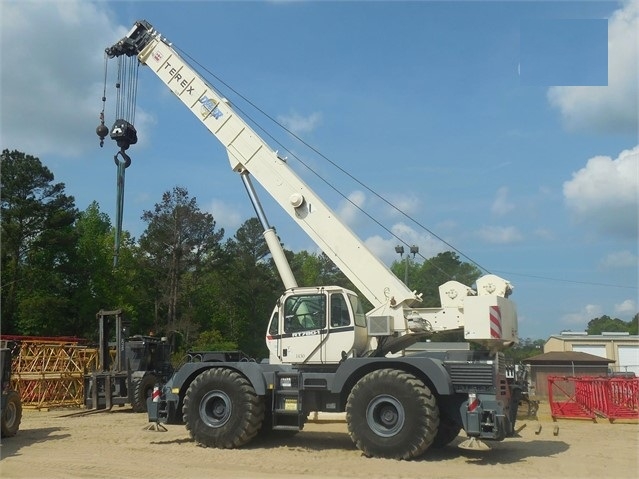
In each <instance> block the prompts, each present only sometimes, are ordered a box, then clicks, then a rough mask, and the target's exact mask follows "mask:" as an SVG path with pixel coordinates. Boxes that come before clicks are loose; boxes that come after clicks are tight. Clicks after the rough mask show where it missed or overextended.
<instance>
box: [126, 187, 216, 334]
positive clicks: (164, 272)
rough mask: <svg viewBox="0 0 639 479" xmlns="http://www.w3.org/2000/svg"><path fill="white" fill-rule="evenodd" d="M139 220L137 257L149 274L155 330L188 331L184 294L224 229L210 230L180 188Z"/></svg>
mask: <svg viewBox="0 0 639 479" xmlns="http://www.w3.org/2000/svg"><path fill="white" fill-rule="evenodd" d="M142 220H143V221H145V222H146V223H147V228H146V230H145V232H144V233H143V234H142V236H141V237H140V241H139V252H138V255H139V256H138V257H139V259H140V263H141V265H143V266H144V267H146V268H148V271H149V274H150V277H149V278H147V279H150V281H151V284H150V285H148V287H150V288H152V290H153V296H154V303H155V304H154V312H153V314H154V326H155V329H156V330H158V331H180V332H182V333H183V334H184V332H185V331H186V330H190V329H191V328H192V326H193V321H192V318H193V316H194V311H193V304H192V302H191V301H190V297H189V296H190V293H191V291H192V290H193V289H194V288H195V287H196V286H197V285H198V284H199V281H200V273H201V269H202V262H203V261H204V260H205V259H207V258H210V257H211V256H212V255H214V253H215V252H216V251H219V248H220V241H221V239H222V238H223V236H224V230H217V231H216V229H215V220H214V219H213V215H211V214H210V213H205V212H202V211H201V210H200V209H199V207H198V205H197V200H196V198H190V197H189V194H188V191H187V190H186V188H182V187H174V188H173V190H172V191H167V192H165V193H164V194H163V195H162V201H161V202H160V203H157V204H156V205H155V208H154V210H153V211H144V213H143V214H142Z"/></svg>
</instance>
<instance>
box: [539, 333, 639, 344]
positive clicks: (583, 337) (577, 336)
mask: <svg viewBox="0 0 639 479" xmlns="http://www.w3.org/2000/svg"><path fill="white" fill-rule="evenodd" d="M550 338H554V339H560V340H562V341H616V342H619V341H621V342H639V335H637V334H629V333H626V332H604V333H602V334H588V333H587V332H585V331H583V332H581V331H578V332H573V331H564V332H563V333H561V334H553V335H551V336H550Z"/></svg>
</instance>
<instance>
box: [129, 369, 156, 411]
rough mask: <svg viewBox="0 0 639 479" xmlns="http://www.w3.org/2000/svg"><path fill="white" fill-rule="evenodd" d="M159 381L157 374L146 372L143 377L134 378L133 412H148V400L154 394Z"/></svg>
mask: <svg viewBox="0 0 639 479" xmlns="http://www.w3.org/2000/svg"><path fill="white" fill-rule="evenodd" d="M157 381H158V379H157V378H156V377H155V374H145V375H144V376H142V377H141V378H135V379H133V381H132V382H133V402H132V403H131V407H132V408H133V412H147V407H146V400H147V399H148V398H150V397H151V396H152V395H153V388H154V387H155V385H156V384H157Z"/></svg>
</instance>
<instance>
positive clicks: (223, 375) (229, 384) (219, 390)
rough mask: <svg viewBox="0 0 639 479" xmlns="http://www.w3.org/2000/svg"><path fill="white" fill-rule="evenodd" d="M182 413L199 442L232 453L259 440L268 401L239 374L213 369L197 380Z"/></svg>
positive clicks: (188, 427) (227, 370) (185, 398)
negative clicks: (230, 449)
mask: <svg viewBox="0 0 639 479" xmlns="http://www.w3.org/2000/svg"><path fill="white" fill-rule="evenodd" d="M182 413H183V415H184V423H185V424H186V429H187V430H188V431H189V434H190V435H191V437H192V438H193V439H194V440H195V442H197V443H198V444H200V445H202V446H205V447H217V448H226V449H229V448H235V447H241V446H243V445H245V444H247V443H248V442H249V441H250V440H251V439H253V438H254V437H255V435H256V434H257V432H258V431H259V430H260V428H261V427H262V422H263V421H264V400H263V398H261V397H259V396H258V395H257V394H256V393H255V389H253V386H251V383H250V382H249V381H248V380H247V379H246V378H245V377H244V376H242V375H241V374H239V373H238V372H236V371H233V370H231V369H226V368H212V369H208V370H206V371H204V372H203V373H201V374H200V375H199V376H198V377H196V378H195V379H194V380H193V382H192V383H191V385H190V386H189V388H188V389H187V391H186V394H185V395H184V406H183V407H182Z"/></svg>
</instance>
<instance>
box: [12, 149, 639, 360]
mask: <svg viewBox="0 0 639 479" xmlns="http://www.w3.org/2000/svg"><path fill="white" fill-rule="evenodd" d="M0 171H1V182H2V184H1V202H2V218H1V223H2V248H1V254H0V267H1V278H0V279H1V282H2V284H1V298H0V300H1V302H2V303H1V305H2V318H1V322H0V332H1V333H2V334H4V335H23V336H72V337H77V338H81V339H85V340H87V341H96V340H97V337H98V331H97V320H96V313H97V312H98V311H100V310H114V309H121V310H122V311H123V313H124V318H125V320H126V322H127V325H128V329H129V333H130V334H149V333H153V334H156V335H163V336H169V337H171V338H173V340H174V341H175V343H176V344H177V345H179V347H180V349H186V348H194V349H195V348H196V349H200V348H220V349H241V350H243V351H244V352H246V353H247V354H249V355H251V356H253V357H257V358H259V357H264V356H266V355H267V350H266V346H265V342H264V334H265V330H266V326H267V323H268V319H269V317H270V315H271V312H272V308H273V306H274V305H275V302H276V300H277V298H278V297H279V296H280V294H281V293H282V283H281V280H280V278H279V275H278V273H277V270H276V268H275V265H274V262H273V261H272V259H271V257H270V253H269V251H268V248H267V246H266V242H265V241H264V238H263V236H262V233H263V230H262V227H261V225H260V223H259V221H258V219H257V218H249V219H247V220H246V221H245V222H244V223H243V224H242V225H241V226H240V227H239V228H238V229H237V231H236V232H235V233H234V234H233V235H232V236H227V234H226V232H225V231H224V229H223V228H220V227H218V226H217V225H216V222H215V218H214V216H213V215H212V214H211V213H207V212H204V211H202V210H201V209H200V207H199V206H198V204H197V200H196V198H191V197H190V196H189V193H188V191H187V189H185V188H183V187H174V188H173V189H171V190H169V191H166V192H164V193H163V194H162V198H161V199H160V201H159V202H158V203H156V204H155V206H154V208H153V209H152V210H149V211H144V212H143V213H142V216H141V219H142V221H143V222H144V224H145V225H146V228H145V230H144V232H143V233H142V234H141V236H140V238H138V239H136V238H133V237H132V236H131V235H130V233H129V232H127V231H124V232H122V235H121V237H120V242H121V244H120V247H119V252H118V261H117V266H116V267H114V261H113V259H114V241H115V228H114V226H113V224H112V223H111V220H110V218H109V216H108V215H107V214H105V213H104V212H102V211H101V210H100V206H99V204H98V203H97V202H93V203H91V204H90V205H89V206H88V207H87V208H86V209H85V210H84V211H79V210H78V209H77V207H76V205H75V199H74V197H73V196H71V195H69V194H67V193H66V191H65V185H64V183H59V182H57V183H56V182H55V178H54V175H53V173H52V172H51V171H50V170H49V169H48V168H47V167H46V166H45V165H43V164H42V162H41V161H40V160H39V159H38V158H36V157H34V156H31V155H28V154H25V153H23V152H20V151H15V150H14V151H9V150H4V151H3V152H2V154H1V170H0ZM285 254H286V256H287V258H288V260H289V263H290V264H291V269H292V270H293V273H294V275H295V277H296V279H297V281H298V283H299V285H300V286H310V285H318V284H327V285H328V284H336V285H340V286H343V287H347V288H350V289H353V290H355V288H354V286H353V285H352V283H351V282H350V281H349V280H348V278H346V277H345V276H344V274H343V273H342V272H341V271H340V270H339V269H338V268H337V267H336V266H335V265H334V264H333V263H332V261H331V260H330V259H329V258H328V257H327V256H326V255H324V254H321V253H320V254H315V253H311V252H308V251H300V252H292V251H288V250H287V251H285ZM404 268H407V270H405V269H404ZM391 270H393V271H394V272H395V274H397V275H398V276H399V277H400V278H401V277H403V275H404V274H405V273H407V277H408V280H409V284H410V286H411V289H415V290H417V291H420V292H422V293H423V294H424V304H423V305H424V306H425V307H435V306H439V291H438V287H439V285H440V284H443V283H444V282H446V281H448V280H450V279H455V280H457V281H460V282H462V283H464V284H469V285H470V284H473V283H474V282H475V280H476V279H477V278H478V277H479V276H480V274H481V271H480V270H479V269H478V268H477V267H475V266H474V265H472V264H469V263H465V262H462V261H460V259H459V257H458V255H457V254H456V253H454V252H444V253H440V254H439V255H437V256H435V257H433V258H431V259H429V260H428V261H425V262H423V263H417V262H414V261H407V262H406V263H405V262H404V261H396V262H394V263H393V265H391ZM634 324H635V329H636V317H635V323H634ZM451 338H452V339H462V338H463V336H461V335H460V336H459V337H456V336H454V335H452V336H450V335H443V336H442V339H445V340H448V339H451Z"/></svg>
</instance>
